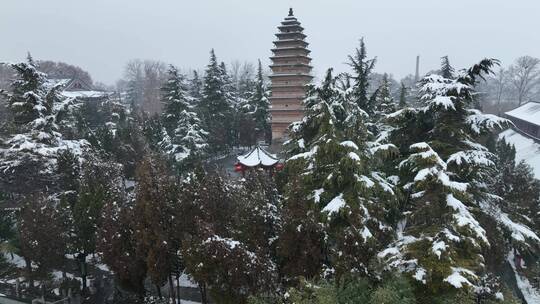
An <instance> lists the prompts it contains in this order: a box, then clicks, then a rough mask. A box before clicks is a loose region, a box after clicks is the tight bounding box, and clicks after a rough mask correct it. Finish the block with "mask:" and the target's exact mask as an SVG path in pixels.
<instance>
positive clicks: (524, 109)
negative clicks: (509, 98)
mask: <svg viewBox="0 0 540 304" xmlns="http://www.w3.org/2000/svg"><path fill="white" fill-rule="evenodd" d="M505 114H506V115H508V116H510V117H514V118H517V119H521V120H523V121H526V122H529V123H532V124H535V125H537V126H540V103H538V102H532V101H531V102H528V103H526V104H524V105H522V106H520V107H518V108H515V109H513V110H512V111H508V112H506V113H505Z"/></svg>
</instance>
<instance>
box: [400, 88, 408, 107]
mask: <svg viewBox="0 0 540 304" xmlns="http://www.w3.org/2000/svg"><path fill="white" fill-rule="evenodd" d="M407 95H408V88H407V87H406V86H405V84H404V83H403V81H402V82H401V87H400V89H399V104H398V107H399V108H400V109H403V108H405V107H406V106H407Z"/></svg>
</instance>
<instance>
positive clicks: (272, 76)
mask: <svg viewBox="0 0 540 304" xmlns="http://www.w3.org/2000/svg"><path fill="white" fill-rule="evenodd" d="M291 76H296V77H298V76H300V77H304V78H309V79H313V76H311V75H309V74H303V73H297V74H296V73H294V74H293V73H289V74H274V75H270V76H268V77H269V78H280V77H291Z"/></svg>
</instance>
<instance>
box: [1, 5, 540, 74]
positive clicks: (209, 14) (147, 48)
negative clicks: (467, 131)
mask: <svg viewBox="0 0 540 304" xmlns="http://www.w3.org/2000/svg"><path fill="white" fill-rule="evenodd" d="M289 6H292V7H293V8H294V10H295V15H296V17H297V18H298V19H299V21H300V22H302V24H303V26H304V27H305V33H306V34H307V35H308V37H307V41H308V42H309V43H310V49H311V50H312V57H313V65H314V66H315V72H316V74H318V75H321V74H322V73H323V71H324V70H326V69H327V68H328V67H335V68H336V70H338V71H343V70H345V69H346V67H345V66H344V65H343V63H344V62H345V60H346V56H347V54H350V53H351V52H352V51H353V50H354V48H355V47H356V46H357V45H358V39H359V38H361V37H365V40H366V43H367V47H368V52H369V55H370V56H377V58H378V62H377V67H376V70H377V71H378V72H389V73H392V74H394V75H395V77H397V78H400V77H402V76H405V75H406V74H409V73H413V72H414V64H415V57H416V55H417V54H419V55H421V71H422V72H425V71H428V70H431V69H433V68H436V67H437V66H438V64H439V60H440V57H441V56H443V55H449V56H450V59H451V62H452V64H453V65H454V66H456V67H464V66H466V65H469V64H471V63H473V62H476V61H477V60H479V59H481V58H483V57H494V58H498V59H500V60H502V61H503V64H505V65H506V64H509V63H510V62H511V61H512V60H513V59H515V58H516V57H518V56H521V55H531V56H535V57H540V34H538V30H539V29H540V1H539V0H512V1H503V0H448V1H442V0H332V1H322V0H271V1H270V0H264V1H262V0H190V1H187V0H153V1H149V0H1V1H0V37H1V41H2V42H1V46H0V61H18V60H23V59H24V57H25V56H26V52H27V51H30V52H32V54H33V56H34V57H35V58H37V59H48V60H58V61H64V62H67V63H71V64H75V65H79V66H80V67H82V68H83V69H86V70H88V71H89V72H90V73H91V74H92V76H93V78H94V80H97V81H102V82H105V83H109V84H112V83H114V82H115V81H116V80H117V79H118V78H120V77H121V76H122V73H123V67H124V64H125V63H126V61H128V60H129V59H133V58H141V59H157V60H162V61H164V62H167V63H173V64H176V65H178V66H180V67H183V68H202V67H204V65H206V64H207V62H208V52H209V50H210V49H211V48H215V50H216V54H217V56H218V58H219V59H220V60H222V61H225V62H227V63H229V62H231V61H233V60H240V61H253V62H255V61H256V60H257V58H261V59H262V60H263V63H264V64H265V65H267V64H268V63H269V59H268V57H269V56H270V55H271V54H270V48H271V47H272V40H273V39H274V33H275V32H276V31H277V29H276V26H277V25H278V24H279V22H280V21H281V20H282V19H283V18H284V17H285V16H286V15H287V10H288V8H289Z"/></svg>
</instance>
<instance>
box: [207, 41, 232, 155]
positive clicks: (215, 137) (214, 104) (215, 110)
mask: <svg viewBox="0 0 540 304" xmlns="http://www.w3.org/2000/svg"><path fill="white" fill-rule="evenodd" d="M225 75H226V71H225V70H224V69H223V68H222V67H221V66H220V65H219V64H218V61H217V58H216V55H215V53H214V50H212V51H211V52H210V63H209V64H208V66H207V69H206V73H205V77H204V87H203V95H202V99H201V103H200V112H201V115H202V119H203V121H204V126H205V129H206V130H207V131H208V133H209V134H208V144H209V147H210V150H211V152H213V153H218V152H223V151H226V150H228V149H229V147H230V146H231V141H232V138H231V131H232V128H231V127H232V125H231V123H232V110H233V104H232V98H231V92H230V91H228V90H229V87H228V85H229V83H228V80H227V79H225V78H224V77H225Z"/></svg>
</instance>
